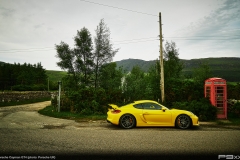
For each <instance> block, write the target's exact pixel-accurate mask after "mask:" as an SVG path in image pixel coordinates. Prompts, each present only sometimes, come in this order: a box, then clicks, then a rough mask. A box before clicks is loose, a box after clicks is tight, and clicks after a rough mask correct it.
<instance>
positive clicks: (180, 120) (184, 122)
mask: <svg viewBox="0 0 240 160" xmlns="http://www.w3.org/2000/svg"><path fill="white" fill-rule="evenodd" d="M175 126H176V127H177V128H180V129H188V128H190V127H191V126H192V120H191V118H190V117H189V116H188V115H185V114H181V115H179V116H177V118H176V120H175Z"/></svg>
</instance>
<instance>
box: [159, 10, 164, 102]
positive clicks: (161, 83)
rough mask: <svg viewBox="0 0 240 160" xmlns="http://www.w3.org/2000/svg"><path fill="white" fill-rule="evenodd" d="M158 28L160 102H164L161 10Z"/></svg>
mask: <svg viewBox="0 0 240 160" xmlns="http://www.w3.org/2000/svg"><path fill="white" fill-rule="evenodd" d="M159 30H160V36H159V37H160V58H159V59H160V70H161V76H160V77H161V78H160V89H161V95H162V103H163V102H164V98H165V95H164V70H163V49H162V18H161V12H159Z"/></svg>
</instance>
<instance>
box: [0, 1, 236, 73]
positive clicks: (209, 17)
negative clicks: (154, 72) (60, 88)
mask: <svg viewBox="0 0 240 160" xmlns="http://www.w3.org/2000/svg"><path fill="white" fill-rule="evenodd" d="M159 12H161V18H162V34H163V40H164V41H163V47H164V45H165V43H166V42H167V41H168V42H171V41H172V42H175V43H176V47H177V49H178V51H179V58H180V59H198V58H209V57H240V0H41V1H39V0H0V61H2V62H6V63H12V64H13V63H20V64H23V63H30V64H36V63H39V62H41V64H42V66H43V68H44V69H46V70H61V68H60V67H58V66H57V62H59V59H58V58H57V57H56V49H55V45H58V44H60V42H61V41H63V42H65V43H67V44H69V46H70V47H71V48H74V40H73V37H74V36H76V34H77V31H80V30H81V29H82V28H83V27H86V28H87V29H88V30H89V31H90V33H91V36H92V39H93V38H94V37H95V36H96V33H95V30H96V28H97V26H98V24H99V22H100V20H101V19H104V22H105V23H106V25H107V27H108V28H109V30H110V32H111V36H110V38H111V43H112V44H113V48H114V49H119V51H118V52H117V53H116V55H115V56H114V58H113V61H120V60H123V59H129V58H133V59H142V60H146V61H149V60H155V59H157V58H159V55H160V53H159V50H160V41H159V35H160V32H159Z"/></svg>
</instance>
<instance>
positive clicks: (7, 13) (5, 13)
mask: <svg viewBox="0 0 240 160" xmlns="http://www.w3.org/2000/svg"><path fill="white" fill-rule="evenodd" d="M14 12H15V10H14V9H8V8H5V7H0V15H2V16H3V17H10V16H12V15H13V13H14Z"/></svg>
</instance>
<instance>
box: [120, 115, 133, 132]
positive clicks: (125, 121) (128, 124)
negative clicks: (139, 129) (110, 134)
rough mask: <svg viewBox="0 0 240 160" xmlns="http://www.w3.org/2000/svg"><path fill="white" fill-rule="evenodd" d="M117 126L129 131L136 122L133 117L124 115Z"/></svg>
mask: <svg viewBox="0 0 240 160" xmlns="http://www.w3.org/2000/svg"><path fill="white" fill-rule="evenodd" d="M119 124H120V126H121V127H122V128H124V129H130V128H133V127H135V124H136V120H135V117H134V116H133V115H131V114H124V115H122V117H121V118H120V121H119Z"/></svg>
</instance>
